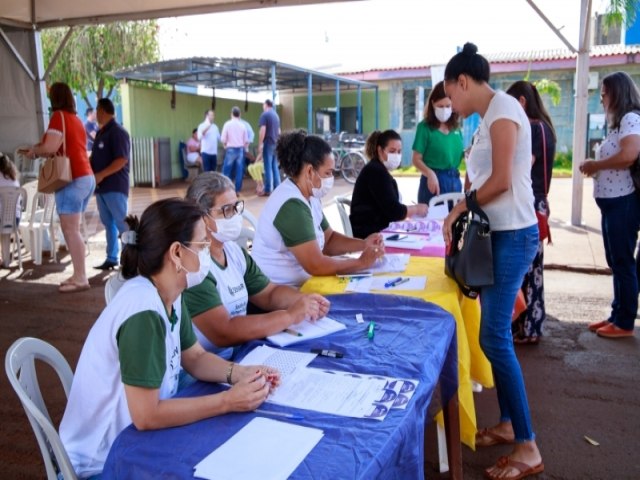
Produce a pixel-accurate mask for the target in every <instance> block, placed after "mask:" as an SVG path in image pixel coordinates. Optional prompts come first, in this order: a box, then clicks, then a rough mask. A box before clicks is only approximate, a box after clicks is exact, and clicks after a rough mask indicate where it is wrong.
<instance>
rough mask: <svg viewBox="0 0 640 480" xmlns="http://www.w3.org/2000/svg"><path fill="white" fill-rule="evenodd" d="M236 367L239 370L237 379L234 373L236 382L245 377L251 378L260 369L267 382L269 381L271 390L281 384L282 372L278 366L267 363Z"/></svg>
mask: <svg viewBox="0 0 640 480" xmlns="http://www.w3.org/2000/svg"><path fill="white" fill-rule="evenodd" d="M238 367H240V368H238ZM235 368H237V369H238V370H239V372H238V373H239V375H238V378H237V379H236V378H235V375H234V378H233V380H234V383H236V382H238V381H240V380H242V379H243V378H249V377H251V376H252V375H254V374H255V372H257V371H259V372H260V373H261V374H262V375H263V376H264V378H265V379H266V381H267V383H269V390H270V391H271V390H273V389H275V388H276V387H277V386H278V385H280V380H281V379H280V372H279V371H278V370H277V369H276V368H273V367H268V366H267V365H236V366H235ZM234 372H235V370H234Z"/></svg>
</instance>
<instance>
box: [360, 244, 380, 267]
mask: <svg viewBox="0 0 640 480" xmlns="http://www.w3.org/2000/svg"><path fill="white" fill-rule="evenodd" d="M383 256H384V248H381V247H376V246H369V247H366V248H365V249H364V250H363V251H362V253H361V254H360V257H359V260H360V261H361V262H362V267H363V268H367V267H370V266H371V265H373V264H374V263H375V262H376V260H378V259H379V258H382V257H383Z"/></svg>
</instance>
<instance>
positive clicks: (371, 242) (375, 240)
mask: <svg viewBox="0 0 640 480" xmlns="http://www.w3.org/2000/svg"><path fill="white" fill-rule="evenodd" d="M364 245H365V248H367V247H374V248H376V247H377V248H382V249H383V250H384V237H383V236H382V234H381V233H372V234H371V235H369V236H368V237H367V238H365V239H364Z"/></svg>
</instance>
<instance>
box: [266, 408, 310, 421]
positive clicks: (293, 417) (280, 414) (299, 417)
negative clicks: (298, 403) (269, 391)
mask: <svg viewBox="0 0 640 480" xmlns="http://www.w3.org/2000/svg"><path fill="white" fill-rule="evenodd" d="M254 412H256V413H261V414H263V415H273V416H276V417H284V418H290V419H291V420H304V417H303V416H302V415H296V414H294V413H286V412H274V411H272V410H262V409H261V408H256V409H255V410H254Z"/></svg>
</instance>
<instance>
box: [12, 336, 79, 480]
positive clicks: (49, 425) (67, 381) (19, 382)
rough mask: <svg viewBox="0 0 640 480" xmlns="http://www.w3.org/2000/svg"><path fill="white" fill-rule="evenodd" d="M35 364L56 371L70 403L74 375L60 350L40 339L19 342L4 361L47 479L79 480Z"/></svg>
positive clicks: (26, 339)
mask: <svg viewBox="0 0 640 480" xmlns="http://www.w3.org/2000/svg"><path fill="white" fill-rule="evenodd" d="M35 360H40V361H43V362H45V363H47V364H48V365H50V366H51V367H52V368H53V369H54V370H55V372H56V373H57V374H58V377H59V378H60V382H62V387H63V388H64V393H65V395H66V396H67V399H68V398H69V391H70V389H71V382H72V380H73V372H72V371H71V367H69V364H68V363H67V361H66V360H65V358H64V357H63V356H62V354H61V353H60V352H59V351H58V350H57V349H55V348H54V347H53V346H52V345H50V344H48V343H47V342H44V341H42V340H39V339H37V338H30V337H24V338H20V339H18V340H16V341H15V342H14V343H13V345H11V347H9V350H7V355H6V357H5V361H4V368H5V370H6V372H7V377H9V382H10V383H11V386H12V387H13V389H14V390H15V392H16V394H17V395H18V398H20V402H21V403H22V406H23V407H24V410H25V412H26V414H27V418H28V419H29V423H31V427H32V428H33V432H34V433H35V435H36V439H37V440H38V445H39V447H40V452H41V453H42V458H43V459H44V465H45V469H46V471H47V478H48V479H49V480H56V479H57V478H58V472H59V473H61V474H62V475H63V477H64V479H65V480H76V479H77V477H76V474H75V472H74V471H73V466H72V465H71V461H70V460H69V456H68V455H67V451H66V450H65V448H64V445H63V444H62V441H61V440H60V436H59V435H58V432H57V430H56V428H55V427H54V426H53V422H52V421H51V416H50V415H49V411H48V410H47V406H46V404H45V403H44V399H43V398H42V393H41V392H40V386H39V383H38V377H37V375H36V369H35Z"/></svg>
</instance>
